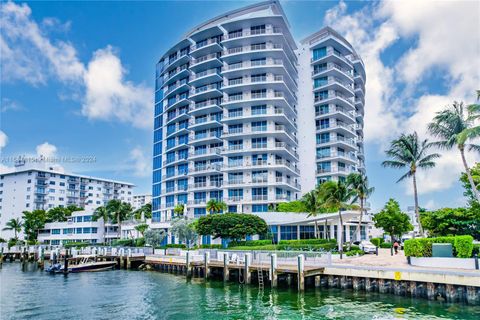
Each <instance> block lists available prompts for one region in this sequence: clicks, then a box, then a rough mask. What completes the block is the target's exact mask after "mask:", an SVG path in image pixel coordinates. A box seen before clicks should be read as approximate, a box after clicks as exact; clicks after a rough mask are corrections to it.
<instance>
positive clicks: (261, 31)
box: [225, 27, 282, 40]
mask: <svg viewBox="0 0 480 320" xmlns="http://www.w3.org/2000/svg"><path fill="white" fill-rule="evenodd" d="M281 33H282V29H281V28H279V27H273V28H271V27H269V28H265V29H258V30H256V29H254V30H242V31H236V32H231V33H229V34H228V35H227V36H225V40H231V39H236V38H240V37H248V36H256V35H262V34H281Z"/></svg>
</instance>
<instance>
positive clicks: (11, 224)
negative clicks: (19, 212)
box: [2, 218, 23, 240]
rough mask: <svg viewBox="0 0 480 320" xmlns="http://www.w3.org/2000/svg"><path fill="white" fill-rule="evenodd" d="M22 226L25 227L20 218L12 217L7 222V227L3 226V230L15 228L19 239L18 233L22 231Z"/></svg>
mask: <svg viewBox="0 0 480 320" xmlns="http://www.w3.org/2000/svg"><path fill="white" fill-rule="evenodd" d="M22 227H23V222H22V220H21V219H20V218H16V219H13V218H12V219H10V220H8V222H7V223H6V224H5V228H3V229H2V230H3V231H7V230H13V232H15V240H18V237H17V233H19V232H20V231H22Z"/></svg>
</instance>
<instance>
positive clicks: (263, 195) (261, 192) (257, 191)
mask: <svg viewBox="0 0 480 320" xmlns="http://www.w3.org/2000/svg"><path fill="white" fill-rule="evenodd" d="M252 200H253V201H258V200H268V189H267V188H266V187H264V188H252ZM254 212H264V211H254Z"/></svg>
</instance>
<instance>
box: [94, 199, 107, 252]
mask: <svg viewBox="0 0 480 320" xmlns="http://www.w3.org/2000/svg"><path fill="white" fill-rule="evenodd" d="M98 219H103V224H104V226H105V224H106V223H107V221H108V220H109V219H110V212H109V211H108V210H107V207H105V206H101V207H98V208H97V209H95V211H94V212H93V215H92V220H93V221H98ZM106 238H107V234H106V231H105V230H103V243H104V244H105V243H106Z"/></svg>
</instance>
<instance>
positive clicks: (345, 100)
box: [313, 90, 354, 109]
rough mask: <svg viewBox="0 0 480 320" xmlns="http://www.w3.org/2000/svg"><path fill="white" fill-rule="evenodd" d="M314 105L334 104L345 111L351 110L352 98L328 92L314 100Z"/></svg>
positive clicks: (335, 92) (331, 91)
mask: <svg viewBox="0 0 480 320" xmlns="http://www.w3.org/2000/svg"><path fill="white" fill-rule="evenodd" d="M313 102H314V104H335V105H339V106H342V107H344V108H347V109H352V107H353V103H354V98H353V97H349V96H346V95H344V94H343V93H340V92H338V91H333V90H329V91H328V94H326V95H324V96H319V97H315V98H314V101H313Z"/></svg>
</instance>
